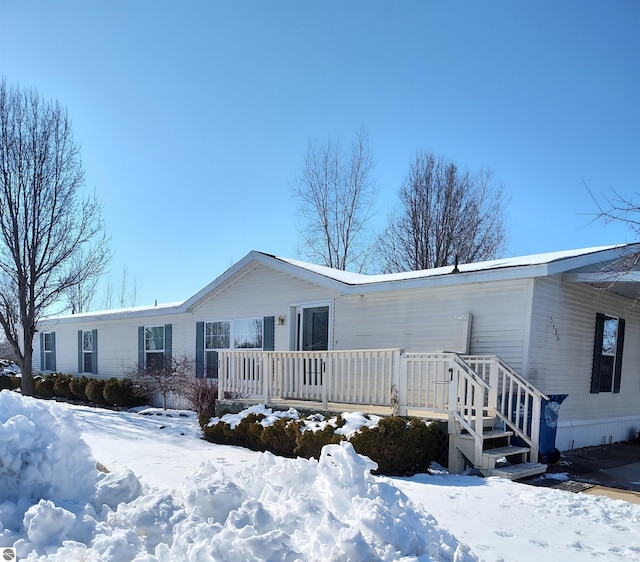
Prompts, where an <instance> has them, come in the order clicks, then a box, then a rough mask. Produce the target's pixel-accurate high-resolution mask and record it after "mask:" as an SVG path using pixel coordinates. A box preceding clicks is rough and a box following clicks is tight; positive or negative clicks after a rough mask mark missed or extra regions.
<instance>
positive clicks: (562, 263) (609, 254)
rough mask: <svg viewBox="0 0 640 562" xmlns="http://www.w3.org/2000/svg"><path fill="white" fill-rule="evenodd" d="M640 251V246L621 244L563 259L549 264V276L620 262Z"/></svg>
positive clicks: (636, 244)
mask: <svg viewBox="0 0 640 562" xmlns="http://www.w3.org/2000/svg"><path fill="white" fill-rule="evenodd" d="M639 251H640V244H638V243H634V244H620V245H618V246H611V247H606V248H602V249H597V248H594V251H593V252H590V253H587V254H582V255H580V256H574V257H568V258H562V259H559V260H557V261H553V262H550V263H549V275H555V274H558V273H567V272H569V271H571V270H573V269H580V268H581V267H586V266H588V265H594V264H597V263H604V262H610V261H614V260H619V259H622V258H624V257H625V256H628V255H631V254H633V253H635V252H639Z"/></svg>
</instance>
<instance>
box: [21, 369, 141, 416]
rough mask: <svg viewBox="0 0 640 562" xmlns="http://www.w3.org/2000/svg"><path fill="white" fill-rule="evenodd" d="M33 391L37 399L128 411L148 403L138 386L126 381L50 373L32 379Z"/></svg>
mask: <svg viewBox="0 0 640 562" xmlns="http://www.w3.org/2000/svg"><path fill="white" fill-rule="evenodd" d="M33 382H34V392H35V394H36V395H37V396H39V397H41V398H56V397H59V398H65V399H70V400H79V401H81V402H87V403H90V402H93V403H94V404H100V405H110V406H119V407H125V408H131V407H133V406H142V405H144V404H147V403H148V401H149V397H148V395H147V394H146V393H145V392H144V391H143V390H142V387H140V385H138V384H136V383H135V382H134V381H132V380H131V379H129V378H124V379H116V378H110V379H94V378H88V377H85V376H82V377H74V376H73V375H65V374H62V373H52V374H48V375H44V376H39V377H34V381H33Z"/></svg>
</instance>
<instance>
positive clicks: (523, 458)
mask: <svg viewBox="0 0 640 562" xmlns="http://www.w3.org/2000/svg"><path fill="white" fill-rule="evenodd" d="M513 434H514V433H513V431H510V430H508V429H505V427H504V425H503V424H500V423H499V424H495V425H487V424H486V423H485V427H484V431H483V434H482V457H481V460H480V462H479V463H478V462H476V463H471V464H472V465H474V468H476V469H477V470H478V471H479V472H480V473H481V474H482V475H483V476H498V477H501V478H507V479H509V480H520V479H523V478H528V477H530V476H535V475H537V474H542V473H544V472H546V471H547V465H546V464H542V463H538V462H531V461H529V460H528V457H529V453H530V452H531V449H530V448H529V447H527V446H520V445H512V444H511V437H512V436H513ZM475 440H476V438H475V436H474V435H471V434H470V433H467V432H466V431H463V432H462V433H460V434H459V435H458V439H457V443H458V450H459V451H460V452H461V453H462V455H463V456H464V457H465V458H466V459H467V461H469V459H473V458H476V459H477V458H478V457H477V456H476V455H477V454H478V453H476V450H475V449H476V442H475Z"/></svg>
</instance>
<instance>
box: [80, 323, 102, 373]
mask: <svg viewBox="0 0 640 562" xmlns="http://www.w3.org/2000/svg"><path fill="white" fill-rule="evenodd" d="M97 372H98V330H78V373H92V374H94V375H95V374H96V373H97Z"/></svg>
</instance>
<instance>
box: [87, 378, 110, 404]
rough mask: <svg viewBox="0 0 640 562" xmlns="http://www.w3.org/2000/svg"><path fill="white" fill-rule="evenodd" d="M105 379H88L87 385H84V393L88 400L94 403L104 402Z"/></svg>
mask: <svg viewBox="0 0 640 562" xmlns="http://www.w3.org/2000/svg"><path fill="white" fill-rule="evenodd" d="M104 383H105V381H104V380H102V379H89V382H88V383H87V386H86V387H85V393H86V395H87V399H88V400H89V402H94V403H96V404H105V403H106V402H105V399H104V395H103V390H104Z"/></svg>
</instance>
